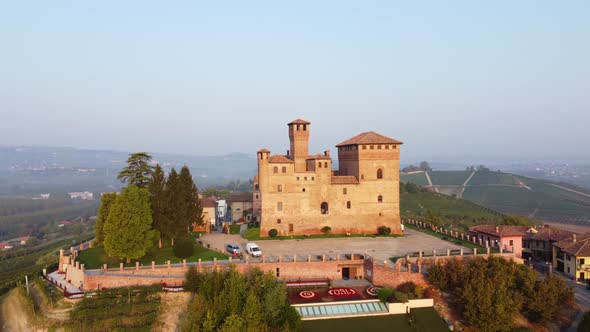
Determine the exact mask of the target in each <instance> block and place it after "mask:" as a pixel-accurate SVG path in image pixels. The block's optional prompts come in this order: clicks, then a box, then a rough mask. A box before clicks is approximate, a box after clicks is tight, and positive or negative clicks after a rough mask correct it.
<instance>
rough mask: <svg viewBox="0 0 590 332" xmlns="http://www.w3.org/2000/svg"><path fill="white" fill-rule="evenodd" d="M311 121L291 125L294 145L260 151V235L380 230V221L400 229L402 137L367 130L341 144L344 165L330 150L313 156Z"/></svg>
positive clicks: (255, 204)
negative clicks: (280, 151) (274, 151)
mask: <svg viewBox="0 0 590 332" xmlns="http://www.w3.org/2000/svg"><path fill="white" fill-rule="evenodd" d="M310 125H311V123H310V122H308V121H305V120H301V119H297V120H295V121H292V122H290V123H289V124H288V127H289V140H290V142H291V146H290V150H288V151H287V154H286V155H271V152H270V151H269V150H266V149H262V150H259V151H258V153H257V159H258V175H257V176H255V177H254V192H253V195H254V197H253V209H254V213H255V216H256V219H257V220H259V221H260V236H269V231H270V230H272V229H276V230H277V232H278V235H302V234H303V235H306V234H310V235H311V234H321V232H322V228H324V227H326V226H328V227H330V228H331V232H332V233H338V234H348V233H350V234H375V233H377V228H378V227H380V226H387V227H390V228H391V232H392V233H394V234H400V233H401V224H400V213H399V156H400V152H399V150H400V145H401V144H402V142H400V141H397V140H395V139H392V138H389V137H386V136H383V135H380V134H377V133H375V132H366V133H362V134H359V135H357V136H355V137H353V138H350V139H348V140H346V141H344V142H342V143H340V144H338V145H336V147H337V148H338V161H339V169H338V170H332V158H331V157H330V151H325V152H324V153H323V154H316V155H310V154H309V152H308V145H309V134H310V129H311V126H310Z"/></svg>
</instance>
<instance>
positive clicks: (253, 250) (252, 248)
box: [246, 242, 262, 257]
mask: <svg viewBox="0 0 590 332" xmlns="http://www.w3.org/2000/svg"><path fill="white" fill-rule="evenodd" d="M246 253H248V254H250V255H252V256H253V257H260V256H262V251H261V250H260V247H259V246H258V245H257V244H256V243H254V242H249V243H248V244H246Z"/></svg>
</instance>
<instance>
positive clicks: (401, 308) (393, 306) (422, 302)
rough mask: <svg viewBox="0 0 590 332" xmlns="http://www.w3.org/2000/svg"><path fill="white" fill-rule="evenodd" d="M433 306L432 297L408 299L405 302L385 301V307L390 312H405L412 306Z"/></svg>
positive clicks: (412, 307)
mask: <svg viewBox="0 0 590 332" xmlns="http://www.w3.org/2000/svg"><path fill="white" fill-rule="evenodd" d="M431 307H434V300H433V299H417V300H409V301H408V302H406V303H387V309H388V310H389V313H390V314H394V315H395V314H407V313H409V312H410V310H411V309H414V308H431Z"/></svg>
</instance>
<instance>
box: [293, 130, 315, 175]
mask: <svg viewBox="0 0 590 332" xmlns="http://www.w3.org/2000/svg"><path fill="white" fill-rule="evenodd" d="M310 124H311V122H309V121H305V120H301V119H297V120H295V121H292V122H290V123H289V124H288V126H289V141H290V142H291V150H290V152H289V157H290V158H291V159H292V160H293V161H295V172H305V171H306V159H307V158H308V156H309V127H310Z"/></svg>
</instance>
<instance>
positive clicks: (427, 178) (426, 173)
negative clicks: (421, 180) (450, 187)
mask: <svg viewBox="0 0 590 332" xmlns="http://www.w3.org/2000/svg"><path fill="white" fill-rule="evenodd" d="M424 175H426V180H428V184H429V185H430V187H432V188H434V191H435V192H438V188H437V187H435V186H434V185H432V180H430V175H428V172H424Z"/></svg>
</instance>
